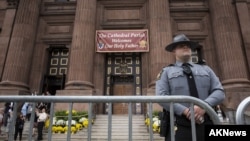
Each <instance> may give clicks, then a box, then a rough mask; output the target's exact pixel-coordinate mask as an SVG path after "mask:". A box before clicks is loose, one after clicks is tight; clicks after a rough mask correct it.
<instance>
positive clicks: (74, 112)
mask: <svg viewBox="0 0 250 141" xmlns="http://www.w3.org/2000/svg"><path fill="white" fill-rule="evenodd" d="M76 113H77V112H76V110H72V115H75V114H76ZM66 114H69V111H66Z"/></svg>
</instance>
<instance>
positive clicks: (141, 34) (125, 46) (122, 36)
mask: <svg viewBox="0 0 250 141" xmlns="http://www.w3.org/2000/svg"><path fill="white" fill-rule="evenodd" d="M148 51H149V44H148V30H97V31H96V52H148Z"/></svg>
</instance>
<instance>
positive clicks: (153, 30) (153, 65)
mask: <svg viewBox="0 0 250 141" xmlns="http://www.w3.org/2000/svg"><path fill="white" fill-rule="evenodd" d="M149 39H150V40H149V45H150V49H149V50H150V52H149V65H148V66H149V73H148V75H149V81H148V82H149V87H150V88H151V87H154V86H155V80H156V78H157V74H158V73H159V72H160V71H161V70H162V68H163V67H164V66H167V65H168V64H170V63H173V62H174V58H173V55H172V54H171V53H168V52H166V51H165V46H166V45H167V44H169V43H171V42H172V31H171V20H170V11H169V1H166V0H149Z"/></svg>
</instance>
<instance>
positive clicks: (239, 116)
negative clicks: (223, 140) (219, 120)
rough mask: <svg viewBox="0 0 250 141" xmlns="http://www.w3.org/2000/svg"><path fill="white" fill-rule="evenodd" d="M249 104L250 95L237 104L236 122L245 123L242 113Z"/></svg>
mask: <svg viewBox="0 0 250 141" xmlns="http://www.w3.org/2000/svg"><path fill="white" fill-rule="evenodd" d="M249 105H250V97H247V98H245V99H244V100H243V101H241V103H240V104H239V105H238V107H237V109H236V115H235V120H236V124H246V121H245V116H244V113H245V111H246V109H247V107H248V106H249Z"/></svg>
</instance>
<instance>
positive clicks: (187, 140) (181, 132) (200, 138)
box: [165, 117, 213, 141]
mask: <svg viewBox="0 0 250 141" xmlns="http://www.w3.org/2000/svg"><path fill="white" fill-rule="evenodd" d="M184 118H185V117H184ZM179 120H182V119H180V118H179ZM177 121H178V118H177ZM177 121H176V126H177V130H176V131H175V141H192V140H193V137H192V127H191V121H189V124H187V123H185V122H186V118H185V119H183V120H182V121H181V122H179V123H178V122H177ZM211 124H213V123H212V121H211V120H210V119H205V122H204V123H202V124H195V128H196V140H197V141H205V126H206V125H211ZM165 141H171V135H170V133H169V134H168V136H167V137H166V138H165Z"/></svg>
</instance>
